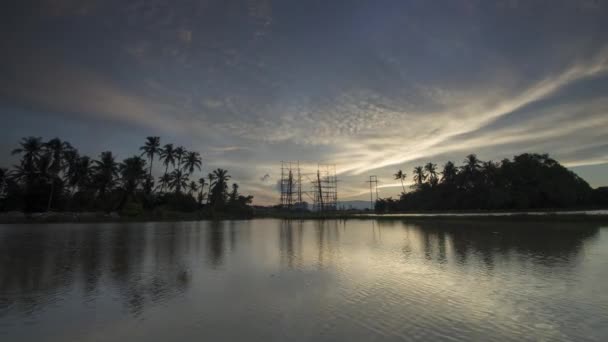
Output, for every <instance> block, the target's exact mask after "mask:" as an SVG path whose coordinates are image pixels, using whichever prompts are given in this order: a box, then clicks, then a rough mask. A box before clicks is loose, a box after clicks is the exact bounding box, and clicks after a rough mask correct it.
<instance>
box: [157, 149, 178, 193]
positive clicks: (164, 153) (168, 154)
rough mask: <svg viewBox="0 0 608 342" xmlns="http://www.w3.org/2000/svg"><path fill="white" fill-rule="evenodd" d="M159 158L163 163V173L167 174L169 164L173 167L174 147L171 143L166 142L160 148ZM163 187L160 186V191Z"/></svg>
mask: <svg viewBox="0 0 608 342" xmlns="http://www.w3.org/2000/svg"><path fill="white" fill-rule="evenodd" d="M160 160H161V161H162V162H163V165H165V175H167V174H169V165H171V166H172V167H175V149H174V148H173V144H166V145H165V146H164V147H163V148H162V149H161V150H160ZM162 190H163V188H162V187H161V191H162Z"/></svg>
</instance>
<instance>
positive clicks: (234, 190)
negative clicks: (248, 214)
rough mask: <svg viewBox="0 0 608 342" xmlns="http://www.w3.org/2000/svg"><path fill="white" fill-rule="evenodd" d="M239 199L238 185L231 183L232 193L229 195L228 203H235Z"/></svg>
mask: <svg viewBox="0 0 608 342" xmlns="http://www.w3.org/2000/svg"><path fill="white" fill-rule="evenodd" d="M238 198H239V185H238V184H236V183H232V192H231V193H230V202H232V203H236V200H237V199H238Z"/></svg>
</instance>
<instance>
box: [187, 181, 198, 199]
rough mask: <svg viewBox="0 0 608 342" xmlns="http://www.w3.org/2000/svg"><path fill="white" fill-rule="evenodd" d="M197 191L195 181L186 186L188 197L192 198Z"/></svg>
mask: <svg viewBox="0 0 608 342" xmlns="http://www.w3.org/2000/svg"><path fill="white" fill-rule="evenodd" d="M196 191H198V184H196V182H195V181H191V182H190V183H189V184H188V195H190V196H192V194H193V193H194V192H196Z"/></svg>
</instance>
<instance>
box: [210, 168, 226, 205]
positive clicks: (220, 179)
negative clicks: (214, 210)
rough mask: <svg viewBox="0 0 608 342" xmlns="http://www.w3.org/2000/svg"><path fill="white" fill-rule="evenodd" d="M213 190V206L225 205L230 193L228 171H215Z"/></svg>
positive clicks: (211, 193)
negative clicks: (227, 195)
mask: <svg viewBox="0 0 608 342" xmlns="http://www.w3.org/2000/svg"><path fill="white" fill-rule="evenodd" d="M213 178H214V182H213V188H212V189H211V191H210V195H211V196H210V197H211V205H213V206H218V205H223V204H224V203H225V202H226V194H227V192H228V180H229V179H230V176H229V175H228V170H224V169H216V170H213Z"/></svg>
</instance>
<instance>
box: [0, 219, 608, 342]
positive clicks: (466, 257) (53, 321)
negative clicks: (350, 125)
mask: <svg viewBox="0 0 608 342" xmlns="http://www.w3.org/2000/svg"><path fill="white" fill-rule="evenodd" d="M0 340H1V341H41V340H44V341H193V340H208V341H270V340H275V341H288V340H292V341H354V340H359V341H373V340H395V341H398V340H403V341H409V340H411V341H417V340H430V341H438V340H446V341H468V340H484V341H492V340H493V341H526V340H530V341H537V340H555V341H606V340H608V229H604V228H602V227H601V225H600V224H598V223H589V224H587V223H556V222H547V223H542V222H535V223H525V222H520V221H517V222H512V223H508V222H503V223H497V222H488V221H487V220H484V221H483V222H477V223H472V222H455V223H449V222H430V221H429V222H421V223H407V222H404V221H399V220H381V221H375V220H349V221H281V220H253V221H230V222H216V223H211V222H186V223H184V222H180V223H133V224H115V223H113V224H106V223H104V224H46V225H45V224H41V225H0Z"/></svg>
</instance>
